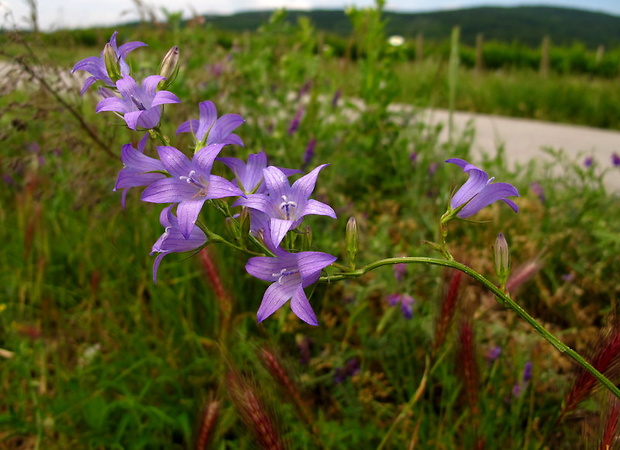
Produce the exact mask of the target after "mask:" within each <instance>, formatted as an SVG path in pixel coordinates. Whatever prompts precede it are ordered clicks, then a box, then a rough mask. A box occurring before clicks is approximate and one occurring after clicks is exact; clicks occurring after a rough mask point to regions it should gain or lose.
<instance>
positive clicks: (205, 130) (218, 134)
mask: <svg viewBox="0 0 620 450" xmlns="http://www.w3.org/2000/svg"><path fill="white" fill-rule="evenodd" d="M198 108H199V109H200V119H198V120H196V119H191V120H188V121H187V122H183V123H182V124H181V125H179V128H177V134H179V133H194V136H196V141H197V142H198V146H199V147H203V146H205V145H210V144H234V145H241V146H243V141H242V140H241V138H240V137H239V136H237V135H236V134H234V133H233V132H232V131H233V130H234V129H235V128H237V127H238V126H239V125H241V124H242V123H243V122H245V121H244V120H243V117H241V116H240V115H238V114H224V115H223V116H222V117H220V118H219V119H218V117H217V109H216V108H215V104H214V103H213V102H212V101H206V102H201V103H199V104H198Z"/></svg>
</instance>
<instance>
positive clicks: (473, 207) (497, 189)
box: [457, 183, 519, 219]
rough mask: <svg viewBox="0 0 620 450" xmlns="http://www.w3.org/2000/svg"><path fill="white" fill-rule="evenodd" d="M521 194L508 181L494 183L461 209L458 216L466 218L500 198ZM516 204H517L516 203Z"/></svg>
mask: <svg viewBox="0 0 620 450" xmlns="http://www.w3.org/2000/svg"><path fill="white" fill-rule="evenodd" d="M513 196H516V197H518V196H519V191H517V188H515V187H514V186H512V185H511V184H508V183H492V184H489V185H487V186H486V187H485V188H484V189H482V190H481V191H480V192H479V193H478V194H477V195H476V196H475V197H474V198H473V199H472V200H471V201H470V202H469V203H467V204H466V205H465V206H464V207H463V209H461V210H460V211H459V213H458V214H457V217H460V218H461V219H466V218H467V217H470V216H473V215H474V214H476V213H477V212H478V211H480V210H481V209H482V208H484V207H486V206H489V205H490V204H491V203H494V202H496V201H498V200H502V199H504V198H505V197H513ZM515 206H516V205H515Z"/></svg>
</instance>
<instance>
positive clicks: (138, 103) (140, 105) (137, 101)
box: [129, 95, 146, 111]
mask: <svg viewBox="0 0 620 450" xmlns="http://www.w3.org/2000/svg"><path fill="white" fill-rule="evenodd" d="M129 98H130V99H131V101H132V102H133V104H134V105H136V108H138V109H139V110H140V111H146V108H145V107H144V105H143V104H142V102H141V101H140V100H138V99H137V98H136V97H135V96H134V95H130V96H129Z"/></svg>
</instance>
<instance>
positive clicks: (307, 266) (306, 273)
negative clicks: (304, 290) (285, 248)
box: [296, 252, 338, 287]
mask: <svg viewBox="0 0 620 450" xmlns="http://www.w3.org/2000/svg"><path fill="white" fill-rule="evenodd" d="M296 256H297V267H298V268H299V274H300V275H301V279H302V286H303V287H307V286H310V285H311V284H313V283H316V281H317V280H318V279H319V276H320V274H321V270H323V269H324V268H325V267H327V266H329V265H330V264H332V263H333V262H334V261H336V260H337V259H338V258H336V257H335V256H332V255H330V254H328V253H322V252H301V253H297V254H296Z"/></svg>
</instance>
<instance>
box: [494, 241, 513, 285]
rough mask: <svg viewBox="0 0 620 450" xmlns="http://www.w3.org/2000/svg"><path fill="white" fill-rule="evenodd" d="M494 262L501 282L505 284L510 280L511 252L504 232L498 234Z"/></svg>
mask: <svg viewBox="0 0 620 450" xmlns="http://www.w3.org/2000/svg"><path fill="white" fill-rule="evenodd" d="M493 262H494V264H495V274H496V275H497V278H498V279H499V283H500V285H501V286H504V285H505V284H506V280H508V275H510V253H509V251H508V242H507V241H506V238H505V237H504V235H503V234H502V233H500V234H498V235H497V239H496V240H495V245H493Z"/></svg>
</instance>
